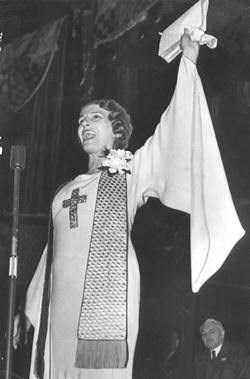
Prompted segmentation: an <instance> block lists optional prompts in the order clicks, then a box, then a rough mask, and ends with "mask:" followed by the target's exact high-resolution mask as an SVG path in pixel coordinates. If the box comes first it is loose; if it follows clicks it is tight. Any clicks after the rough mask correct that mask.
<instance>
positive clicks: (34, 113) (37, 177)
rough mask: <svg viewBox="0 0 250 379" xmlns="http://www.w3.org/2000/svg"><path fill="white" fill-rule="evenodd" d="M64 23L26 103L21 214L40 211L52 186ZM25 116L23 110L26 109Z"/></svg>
mask: <svg viewBox="0 0 250 379" xmlns="http://www.w3.org/2000/svg"><path fill="white" fill-rule="evenodd" d="M67 30H68V28H67V21H66V22H65V23H64V26H63V27H62V29H61V35H60V39H59V41H58V49H57V53H56V54H55V56H54V60H53V63H52V65H51V68H50V71H49V72H48V75H47V76H46V79H45V80H44V82H43V85H42V86H41V87H40V88H39V90H38V91H37V94H36V96H35V97H34V100H33V101H32V102H31V103H30V104H29V120H27V122H30V131H31V134H30V142H29V146H28V149H27V167H26V170H25V172H24V175H25V186H24V196H23V198H24V203H23V207H22V208H23V210H24V212H44V211H45V210H46V211H47V210H48V208H49V203H50V200H51V196H52V193H53V192H54V190H55V187H56V167H57V163H58V154H59V144H60V133H61V129H62V113H63V95H64V94H63V90H64V72H65V61H66V51H67V46H66V44H67ZM26 114H27V109H26Z"/></svg>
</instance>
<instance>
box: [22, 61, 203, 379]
mask: <svg viewBox="0 0 250 379" xmlns="http://www.w3.org/2000/svg"><path fill="white" fill-rule="evenodd" d="M197 81H198V82H199V83H200V79H199V76H198V74H197V70H196V66H195V65H194V64H193V63H192V62H191V61H190V60H188V59H187V58H185V57H182V58H181V62H180V67H179V72H178V78H177V85H176V89H175V93H174V96H173V98H172V101H171V103H170V105H169V107H168V108H167V110H166V111H165V112H164V113H163V115H162V117H161V120H160V123H159V124H158V126H157V128H156V130H155V132H154V135H153V136H152V137H150V138H149V139H148V140H147V141H146V143H145V144H144V145H143V146H142V147H141V148H140V149H139V150H137V152H136V153H135V155H134V158H133V160H132V161H131V174H128V175H127V201H128V241H129V244H128V354H129V358H128V364H127V367H126V368H123V369H77V368H75V367H74V362H75V354H76V346H77V327H78V321H79V312H80V306H81V300H82V293H83V284H84V277H85V271H86V263H87V257H88V251H89V243H90V238H91V231H92V225H93V217H94V209H95V201H96V193H97V187H98V180H99V176H100V173H96V174H92V175H86V174H84V175H79V176H78V177H76V178H75V179H74V180H73V181H71V182H70V183H68V184H66V185H65V186H64V187H63V188H62V189H61V190H60V192H59V193H58V194H57V195H56V196H55V198H54V200H53V205H52V214H53V224H54V259H53V263H52V285H51V298H50V317H49V329H48V333H47V339H46V349H45V375H44V378H45V379H49V378H51V379H63V378H65V379H66V378H67V379H70V378H71V379H76V378H79V379H131V378H132V366H133V357H134V350H135V344H136V339H137V334H138V321H139V300H140V275H139V269H138V262H137V258H136V254H135V251H134V248H133V245H132V242H131V238H130V232H131V228H132V225H133V221H134V217H135V214H136V211H137V209H138V208H139V207H140V206H142V205H143V204H144V203H145V202H146V201H147V199H148V197H157V198H159V199H160V200H161V202H162V203H163V204H165V205H167V206H171V207H173V208H176V209H180V210H182V211H186V212H190V204H191V193H190V188H191V183H190V182H191V175H190V170H191V161H190V160H189V159H187V157H185V156H183V151H185V149H184V148H183V149H182V143H185V141H187V143H188V145H191V142H190V141H191V135H190V129H189V128H185V125H189V124H190V125H191V124H192V118H193V101H194V91H195V86H196V84H197ZM199 85H201V84H199ZM201 88H202V87H201ZM173 110H174V111H173ZM175 110H177V111H176V112H175ZM177 126H178V127H179V128H180V127H181V128H182V127H183V130H182V136H181V139H182V141H181V142H180V141H179V146H178V153H177V155H176V156H175V165H174V166H173V165H172V159H173V156H172V152H171V148H172V147H170V149H169V148H167V146H168V147H169V146H170V145H169V143H170V142H169V138H174V139H173V143H174V141H175V137H173V136H174V134H175V128H176V127H177ZM176 138H177V139H178V135H176ZM171 146H172V143H171ZM189 158H190V156H189ZM178 171H179V172H182V173H183V175H182V180H181V183H179V182H178V180H176V176H175V173H176V172H178ZM76 188H80V193H79V195H87V201H86V202H85V203H81V204H78V207H77V208H78V227H77V228H73V229H70V228H69V208H63V207H62V202H63V200H65V199H69V198H70V197H71V192H72V190H73V189H76ZM45 256H46V249H45V251H44V254H43V256H42V258H41V261H40V264H39V266H38V268H37V271H36V273H35V275H34V277H33V280H32V282H31V284H30V287H29V290H28V294H27V304H26V314H27V316H28V317H29V319H30V321H31V323H32V324H33V325H34V326H35V334H34V342H33V354H32V362H31V372H30V379H31V378H32V379H34V378H35V376H34V375H33V370H34V369H33V364H34V353H35V344H36V341H37V333H38V329H39V320H40V308H41V298H42V287H43V282H44V268H45Z"/></svg>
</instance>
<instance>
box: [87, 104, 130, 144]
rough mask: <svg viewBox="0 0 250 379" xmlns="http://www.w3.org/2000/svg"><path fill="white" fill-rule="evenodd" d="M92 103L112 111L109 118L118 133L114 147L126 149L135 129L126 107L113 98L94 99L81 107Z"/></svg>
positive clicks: (114, 130)
mask: <svg viewBox="0 0 250 379" xmlns="http://www.w3.org/2000/svg"><path fill="white" fill-rule="evenodd" d="M91 104H97V105H99V107H101V108H104V109H105V110H107V111H109V112H110V113H109V116H108V118H109V120H110V121H111V125H112V128H113V132H114V134H117V135H118V136H117V137H116V138H115V142H114V146H113V148H114V149H126V148H127V147H128V144H129V139H130V136H131V134H132V130H133V125H132V123H131V118H130V115H129V114H128V112H127V111H126V109H124V108H123V107H122V106H121V105H120V104H119V103H117V102H116V101H115V100H113V99H99V100H92V101H90V102H88V103H87V104H84V106H83V107H81V108H84V107H85V106H87V105H91Z"/></svg>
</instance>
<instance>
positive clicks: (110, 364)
mask: <svg viewBox="0 0 250 379" xmlns="http://www.w3.org/2000/svg"><path fill="white" fill-rule="evenodd" d="M127 361H128V346H127V341H126V340H122V341H121V340H119V341H116V340H113V341H110V340H107V341H103V340H78V344H77V350H76V361H75V367H77V368H94V369H98V368H99V369H100V368H124V367H126V365H127Z"/></svg>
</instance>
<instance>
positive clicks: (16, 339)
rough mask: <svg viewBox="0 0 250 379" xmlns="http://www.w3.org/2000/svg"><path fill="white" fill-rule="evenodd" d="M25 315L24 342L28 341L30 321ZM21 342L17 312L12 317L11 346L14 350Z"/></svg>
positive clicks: (19, 319) (19, 320) (19, 321)
mask: <svg viewBox="0 0 250 379" xmlns="http://www.w3.org/2000/svg"><path fill="white" fill-rule="evenodd" d="M24 317H25V321H24V322H25V324H24V327H25V330H24V333H25V335H24V343H25V344H26V343H27V342H28V333H29V330H30V327H31V322H30V320H29V319H28V317H26V316H24ZM20 342H21V317H20V314H17V315H16V316H15V318H14V330H13V348H14V349H15V350H16V349H17V348H18V346H19V345H20Z"/></svg>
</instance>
